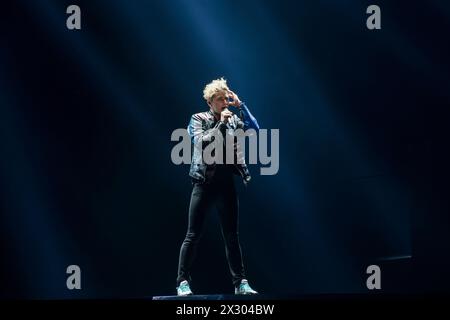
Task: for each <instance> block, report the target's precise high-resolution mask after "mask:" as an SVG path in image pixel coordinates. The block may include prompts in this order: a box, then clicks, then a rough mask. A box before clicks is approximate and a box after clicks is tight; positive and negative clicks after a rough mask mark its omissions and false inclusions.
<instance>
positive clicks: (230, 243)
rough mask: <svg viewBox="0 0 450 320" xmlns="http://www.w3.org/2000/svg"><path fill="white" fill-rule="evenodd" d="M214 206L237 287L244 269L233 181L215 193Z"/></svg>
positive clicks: (237, 201)
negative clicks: (217, 213) (218, 192)
mask: <svg viewBox="0 0 450 320" xmlns="http://www.w3.org/2000/svg"><path fill="white" fill-rule="evenodd" d="M216 207H217V210H218V212H219V218H220V225H221V228H222V236H223V239H224V241H225V251H226V256H227V260H228V265H229V267H230V272H231V276H232V278H233V284H234V286H235V287H237V286H238V285H239V284H240V282H241V280H242V279H244V278H245V271H244V264H243V262H242V252H241V246H240V243H239V231H238V226H239V222H238V219H239V200H238V197H237V194H236V189H235V186H234V182H233V181H231V183H228V184H226V185H225V187H224V188H223V190H222V191H221V192H220V194H219V195H217V202H216Z"/></svg>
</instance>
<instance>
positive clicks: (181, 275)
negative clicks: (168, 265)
mask: <svg viewBox="0 0 450 320" xmlns="http://www.w3.org/2000/svg"><path fill="white" fill-rule="evenodd" d="M210 204H211V190H209V188H208V185H203V184H195V185H194V187H193V189H192V194H191V202H190V204H189V223H188V230H187V233H186V237H185V239H184V241H183V244H182V245H181V249H180V257H179V261H178V277H177V286H179V285H180V283H181V282H182V281H184V280H187V281H188V282H190V281H191V274H190V271H191V266H192V262H193V261H194V258H195V254H196V251H197V246H198V242H199V240H200V237H201V234H202V229H203V224H204V221H205V216H206V212H207V210H208V208H209V206H210Z"/></svg>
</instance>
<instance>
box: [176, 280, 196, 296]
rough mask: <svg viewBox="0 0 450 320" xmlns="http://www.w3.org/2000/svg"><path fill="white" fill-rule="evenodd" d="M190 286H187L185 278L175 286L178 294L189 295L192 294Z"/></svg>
mask: <svg viewBox="0 0 450 320" xmlns="http://www.w3.org/2000/svg"><path fill="white" fill-rule="evenodd" d="M192 294H193V293H192V291H191V288H190V287H189V282H187V281H186V280H184V281H181V283H180V286H179V287H177V295H178V296H190V295H192Z"/></svg>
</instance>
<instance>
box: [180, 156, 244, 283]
mask: <svg viewBox="0 0 450 320" xmlns="http://www.w3.org/2000/svg"><path fill="white" fill-rule="evenodd" d="M212 206H215V207H216V209H217V211H218V213H219V218H220V226H221V230H222V236H223V239H224V242H225V250H226V257H227V260H228V266H229V268H230V272H231V276H232V279H233V284H234V285H235V286H238V285H239V283H240V281H241V280H242V279H244V278H245V272H244V265H243V262H242V252H241V246H240V243H239V234H238V224H239V223H238V217H239V201H238V197H237V194H236V188H235V186H234V181H233V174H232V172H231V170H230V169H229V167H227V166H226V165H222V166H220V165H218V168H217V169H216V172H215V174H214V176H213V177H212V178H211V180H210V181H209V182H207V183H195V182H194V187H193V189H192V194H191V202H190V205H189V223H188V230H187V233H186V237H185V239H184V241H183V244H182V245H181V249H180V257H179V263H178V277H177V286H178V285H179V284H180V282H182V281H184V280H187V281H191V274H190V271H191V267H192V262H193V261H194V258H195V253H196V249H197V246H198V242H199V240H200V237H201V235H202V230H203V224H204V221H205V217H206V213H207V211H208V210H209V209H210V207H212Z"/></svg>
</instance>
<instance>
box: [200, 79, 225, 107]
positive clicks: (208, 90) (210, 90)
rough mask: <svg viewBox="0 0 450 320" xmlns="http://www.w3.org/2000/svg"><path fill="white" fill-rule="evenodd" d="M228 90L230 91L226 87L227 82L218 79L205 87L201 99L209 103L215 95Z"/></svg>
mask: <svg viewBox="0 0 450 320" xmlns="http://www.w3.org/2000/svg"><path fill="white" fill-rule="evenodd" d="M229 90H230V89H229V88H228V86H227V80H225V79H224V78H223V77H222V78H220V79H216V80H213V81H211V82H210V83H208V84H207V85H206V86H205V89H203V98H205V100H206V101H207V102H209V101H211V99H212V97H213V96H214V95H215V94H217V93H219V92H222V91H229Z"/></svg>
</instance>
